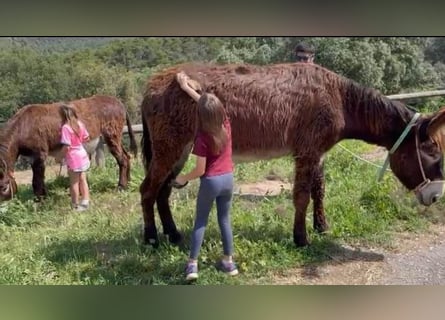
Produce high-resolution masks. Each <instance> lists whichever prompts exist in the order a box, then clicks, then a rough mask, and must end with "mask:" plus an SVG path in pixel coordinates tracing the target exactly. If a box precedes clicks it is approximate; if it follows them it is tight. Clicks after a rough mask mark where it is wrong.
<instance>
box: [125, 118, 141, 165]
mask: <svg viewBox="0 0 445 320" xmlns="http://www.w3.org/2000/svg"><path fill="white" fill-rule="evenodd" d="M125 117H126V121H127V128H128V135H129V136H130V150H131V152H132V153H133V155H134V157H135V158H136V157H137V155H138V145H137V143H136V139H135V138H134V132H133V128H132V127H131V122H130V117H129V115H128V111H125Z"/></svg>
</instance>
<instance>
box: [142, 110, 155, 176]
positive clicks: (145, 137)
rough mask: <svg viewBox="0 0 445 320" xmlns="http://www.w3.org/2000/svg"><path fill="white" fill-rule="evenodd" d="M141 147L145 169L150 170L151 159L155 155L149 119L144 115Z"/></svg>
mask: <svg viewBox="0 0 445 320" xmlns="http://www.w3.org/2000/svg"><path fill="white" fill-rule="evenodd" d="M141 148H142V160H143V162H144V168H145V171H147V170H148V167H149V166H150V162H151V159H152V157H153V151H152V149H151V138H150V130H149V129H148V124H147V120H146V119H145V117H144V116H142V139H141Z"/></svg>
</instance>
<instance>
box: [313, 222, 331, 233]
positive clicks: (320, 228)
mask: <svg viewBox="0 0 445 320" xmlns="http://www.w3.org/2000/svg"><path fill="white" fill-rule="evenodd" d="M314 229H315V231H317V232H318V233H325V232H326V231H328V230H329V225H328V224H327V223H326V222H325V223H317V224H315V223H314Z"/></svg>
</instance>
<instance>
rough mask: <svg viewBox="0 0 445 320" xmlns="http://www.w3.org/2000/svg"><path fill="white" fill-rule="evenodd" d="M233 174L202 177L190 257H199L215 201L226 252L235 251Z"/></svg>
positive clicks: (194, 258) (228, 254) (229, 253)
mask: <svg viewBox="0 0 445 320" xmlns="http://www.w3.org/2000/svg"><path fill="white" fill-rule="evenodd" d="M232 193H233V174H232V173H227V174H223V175H220V176H213V177H202V178H201V184H200V186H199V192H198V199H197V202H196V219H195V226H194V228H193V233H192V247H191V251H190V259H193V260H196V259H198V255H199V250H200V249H201V245H202V241H203V239H204V232H205V228H206V226H207V222H208V220H209V214H210V210H211V209H212V206H213V202H214V201H215V202H216V212H217V216H218V224H219V229H220V231H221V239H222V243H223V249H224V254H225V255H227V256H230V255H232V253H233V235H232V226H231V224H230V206H231V204H232Z"/></svg>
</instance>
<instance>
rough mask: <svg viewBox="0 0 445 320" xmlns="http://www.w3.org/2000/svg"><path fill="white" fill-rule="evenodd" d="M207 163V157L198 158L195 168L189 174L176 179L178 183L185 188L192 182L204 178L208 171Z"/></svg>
mask: <svg viewBox="0 0 445 320" xmlns="http://www.w3.org/2000/svg"><path fill="white" fill-rule="evenodd" d="M206 161H207V159H206V158H205V157H200V156H196V164H195V168H194V169H193V170H192V171H190V172H189V173H187V174H180V175H178V176H177V177H176V179H175V180H176V183H177V184H179V185H181V186H183V185H185V184H186V183H187V182H189V181H190V180H193V179H196V178H199V177H200V176H202V175H203V174H204V172H205V170H206Z"/></svg>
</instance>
